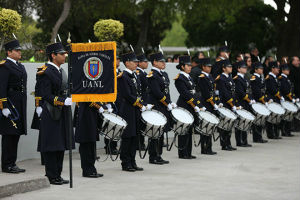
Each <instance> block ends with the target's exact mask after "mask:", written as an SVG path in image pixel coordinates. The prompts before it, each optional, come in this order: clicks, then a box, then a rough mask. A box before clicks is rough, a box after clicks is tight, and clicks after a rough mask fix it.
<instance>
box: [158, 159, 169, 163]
mask: <svg viewBox="0 0 300 200" xmlns="http://www.w3.org/2000/svg"><path fill="white" fill-rule="evenodd" d="M159 161H160V162H162V163H163V164H169V163H170V162H169V161H167V160H164V159H162V158H160V159H159Z"/></svg>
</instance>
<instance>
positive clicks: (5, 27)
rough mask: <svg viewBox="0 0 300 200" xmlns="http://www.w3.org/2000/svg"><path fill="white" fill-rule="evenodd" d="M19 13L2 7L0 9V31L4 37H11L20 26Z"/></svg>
mask: <svg viewBox="0 0 300 200" xmlns="http://www.w3.org/2000/svg"><path fill="white" fill-rule="evenodd" d="M21 25H22V23H21V15H19V14H18V13H17V11H14V10H11V9H5V8H2V9H1V10H0V33H1V35H3V36H4V37H12V33H16V32H17V31H18V30H19V29H20V28H21Z"/></svg>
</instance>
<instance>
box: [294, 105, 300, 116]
mask: <svg viewBox="0 0 300 200" xmlns="http://www.w3.org/2000/svg"><path fill="white" fill-rule="evenodd" d="M296 105H297V107H298V112H297V114H296V115H295V118H296V119H298V120H300V103H299V102H297V103H296Z"/></svg>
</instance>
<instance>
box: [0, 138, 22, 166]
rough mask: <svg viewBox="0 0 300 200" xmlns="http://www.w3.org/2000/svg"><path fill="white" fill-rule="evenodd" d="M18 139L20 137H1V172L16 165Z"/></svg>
mask: <svg viewBox="0 0 300 200" xmlns="http://www.w3.org/2000/svg"><path fill="white" fill-rule="evenodd" d="M19 139H20V135H2V148H1V151H2V155H1V168H2V170H3V169H7V168H8V167H13V166H15V165H16V161H17V153H18V143H19Z"/></svg>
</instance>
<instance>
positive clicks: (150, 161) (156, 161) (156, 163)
mask: <svg viewBox="0 0 300 200" xmlns="http://www.w3.org/2000/svg"><path fill="white" fill-rule="evenodd" d="M149 163H150V164H155V165H163V164H164V163H163V162H162V161H160V160H149Z"/></svg>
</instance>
